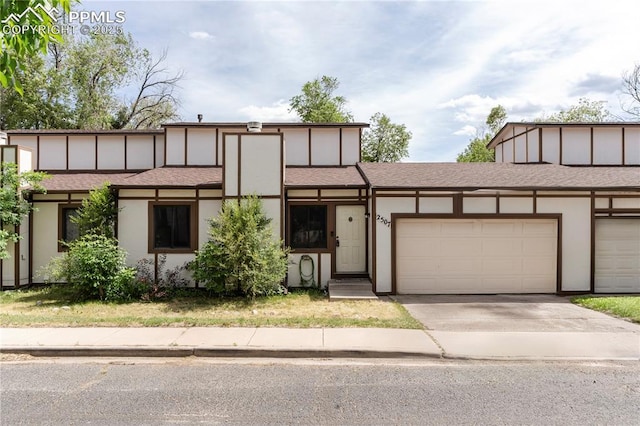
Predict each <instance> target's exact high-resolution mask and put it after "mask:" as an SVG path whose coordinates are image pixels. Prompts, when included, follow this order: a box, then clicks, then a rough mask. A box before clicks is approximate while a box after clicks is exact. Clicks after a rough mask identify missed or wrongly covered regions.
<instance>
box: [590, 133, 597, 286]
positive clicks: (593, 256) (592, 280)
mask: <svg viewBox="0 0 640 426" xmlns="http://www.w3.org/2000/svg"><path fill="white" fill-rule="evenodd" d="M592 129H593V128H592ZM594 195H595V193H594V192H592V193H591V207H590V208H591V215H590V221H591V222H590V225H589V226H590V228H591V248H590V253H589V255H590V256H591V259H590V266H589V268H590V271H589V291H591V293H593V292H594V289H595V282H596V281H595V274H596V218H595V216H596V213H595V212H596V198H595V196H594Z"/></svg>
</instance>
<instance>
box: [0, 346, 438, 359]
mask: <svg viewBox="0 0 640 426" xmlns="http://www.w3.org/2000/svg"><path fill="white" fill-rule="evenodd" d="M0 353H2V354H24V355H31V356H34V357H170V358H178V357H182V358H184V357H190V356H195V357H202V358H225V357H227V358H431V359H442V354H441V353H428V352H410V351H379V350H366V349H363V350H356V349H336V350H331V349H330V350H324V349H286V348H227V347H221V348H216V347H210V348H202V347H151V346H147V347H132V346H120V347H115V346H114V347H102V348H97V347H86V346H84V347H83V346H73V347H70V346H59V347H56V346H48V347H33V346H26V347H24V346H13V347H10V346H9V347H2V348H0Z"/></svg>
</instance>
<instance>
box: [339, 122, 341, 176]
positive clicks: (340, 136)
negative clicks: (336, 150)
mask: <svg viewBox="0 0 640 426" xmlns="http://www.w3.org/2000/svg"><path fill="white" fill-rule="evenodd" d="M339 130H340V132H339V138H340V157H339V164H340V165H341V166H342V127H341V128H340V129H339Z"/></svg>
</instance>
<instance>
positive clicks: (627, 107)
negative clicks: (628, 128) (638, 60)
mask: <svg viewBox="0 0 640 426" xmlns="http://www.w3.org/2000/svg"><path fill="white" fill-rule="evenodd" d="M622 92H623V94H624V98H623V100H622V102H621V106H622V109H623V110H624V111H625V112H627V113H628V114H631V115H632V116H633V117H634V118H635V119H638V120H640V64H636V65H635V66H634V67H633V69H632V70H631V71H628V72H625V73H624V74H623V75H622Z"/></svg>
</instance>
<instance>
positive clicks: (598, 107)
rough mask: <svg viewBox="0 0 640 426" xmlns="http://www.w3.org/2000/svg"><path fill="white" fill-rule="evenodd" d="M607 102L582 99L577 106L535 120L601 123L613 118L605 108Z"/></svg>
mask: <svg viewBox="0 0 640 426" xmlns="http://www.w3.org/2000/svg"><path fill="white" fill-rule="evenodd" d="M605 104H606V102H605V101H592V100H589V99H587V98H580V99H579V100H578V103H577V104H576V105H572V106H570V107H569V108H567V109H565V110H560V111H559V112H556V113H553V114H550V115H546V114H543V115H542V116H541V117H538V118H536V119H535V121H538V122H551V123H599V122H602V121H606V120H608V119H610V118H611V114H610V113H609V111H608V110H607V108H606V106H605Z"/></svg>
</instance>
